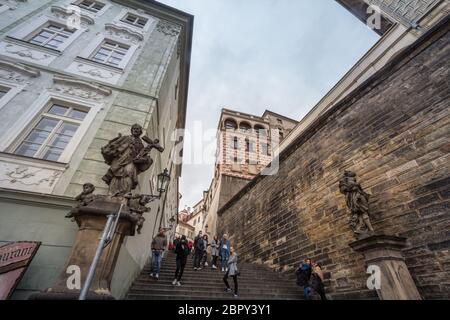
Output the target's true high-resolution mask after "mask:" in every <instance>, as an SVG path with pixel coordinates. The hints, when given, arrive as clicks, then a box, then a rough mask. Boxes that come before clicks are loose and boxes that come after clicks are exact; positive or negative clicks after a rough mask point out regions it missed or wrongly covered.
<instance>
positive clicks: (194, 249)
mask: <svg viewBox="0 0 450 320" xmlns="http://www.w3.org/2000/svg"><path fill="white" fill-rule="evenodd" d="M201 237H202V231H199V232H198V235H197V236H196V237H195V238H194V244H193V246H192V250H193V254H194V259H192V262H193V264H194V269H195V268H196V266H195V262H196V261H195V253H196V252H197V242H198V239H200V238H201Z"/></svg>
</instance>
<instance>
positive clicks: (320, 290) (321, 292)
mask: <svg viewBox="0 0 450 320" xmlns="http://www.w3.org/2000/svg"><path fill="white" fill-rule="evenodd" d="M314 290H315V291H316V292H317V293H318V294H319V295H320V300H327V296H326V295H325V287H324V286H323V285H321V286H318V287H317V288H314Z"/></svg>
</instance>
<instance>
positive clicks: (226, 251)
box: [219, 234, 230, 272]
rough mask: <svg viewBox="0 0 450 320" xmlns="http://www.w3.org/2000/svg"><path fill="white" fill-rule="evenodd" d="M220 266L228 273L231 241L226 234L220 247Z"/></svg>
mask: <svg viewBox="0 0 450 320" xmlns="http://www.w3.org/2000/svg"><path fill="white" fill-rule="evenodd" d="M219 255H220V265H221V266H222V272H227V271H228V258H229V257H230V241H229V240H228V235H227V234H224V235H223V237H222V240H220V245H219Z"/></svg>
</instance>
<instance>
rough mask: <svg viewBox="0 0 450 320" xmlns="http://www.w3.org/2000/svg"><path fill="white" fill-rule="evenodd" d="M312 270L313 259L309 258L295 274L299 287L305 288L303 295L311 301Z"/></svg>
mask: <svg viewBox="0 0 450 320" xmlns="http://www.w3.org/2000/svg"><path fill="white" fill-rule="evenodd" d="M311 273H312V268H311V259H309V258H307V259H306V260H305V261H304V262H302V263H301V264H300V266H299V268H298V269H297V271H296V272H295V274H296V275H297V285H298V286H300V287H303V294H304V297H305V300H310V296H309V295H310V293H311V288H310V284H309V280H310V278H311Z"/></svg>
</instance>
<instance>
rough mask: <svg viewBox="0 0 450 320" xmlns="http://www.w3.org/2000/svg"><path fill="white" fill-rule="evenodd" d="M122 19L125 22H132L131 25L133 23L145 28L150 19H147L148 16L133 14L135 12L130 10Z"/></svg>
mask: <svg viewBox="0 0 450 320" xmlns="http://www.w3.org/2000/svg"><path fill="white" fill-rule="evenodd" d="M121 21H122V22H125V23H128V24H131V25H133V26H135V27H138V28H144V27H145V25H146V24H147V22H148V19H147V18H144V17H140V16H137V15H135V14H133V13H129V12H128V13H127V14H126V15H125V16H124V17H123V18H122V20H121Z"/></svg>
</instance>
